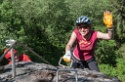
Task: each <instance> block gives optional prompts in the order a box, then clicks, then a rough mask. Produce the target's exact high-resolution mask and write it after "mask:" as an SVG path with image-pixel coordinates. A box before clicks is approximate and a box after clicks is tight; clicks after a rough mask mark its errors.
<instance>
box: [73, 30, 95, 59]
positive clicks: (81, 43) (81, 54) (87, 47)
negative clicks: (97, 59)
mask: <svg viewBox="0 0 125 82" xmlns="http://www.w3.org/2000/svg"><path fill="white" fill-rule="evenodd" d="M74 32H75V34H76V37H77V38H76V47H75V49H74V51H73V55H74V57H75V58H76V59H78V60H85V61H86V60H89V59H90V58H92V57H93V55H94V48H95V45H96V42H97V31H92V35H91V38H90V39H89V40H85V39H83V37H82V35H81V34H80V33H79V31H78V30H77V29H75V30H74Z"/></svg>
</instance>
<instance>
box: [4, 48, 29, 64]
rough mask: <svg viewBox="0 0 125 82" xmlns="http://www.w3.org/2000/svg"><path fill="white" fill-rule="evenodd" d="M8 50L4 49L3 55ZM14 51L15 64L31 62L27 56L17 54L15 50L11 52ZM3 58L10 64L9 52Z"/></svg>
mask: <svg viewBox="0 0 125 82" xmlns="http://www.w3.org/2000/svg"><path fill="white" fill-rule="evenodd" d="M7 50H8V48H6V49H5V50H4V53H5V52H6V51H7ZM13 51H14V58H15V62H21V61H24V62H31V59H30V57H29V56H28V55H27V54H25V53H24V54H21V55H20V54H18V52H17V50H15V49H14V50H13ZM5 58H6V59H7V60H8V61H9V64H12V61H11V50H10V51H9V52H8V53H7V54H6V55H5Z"/></svg>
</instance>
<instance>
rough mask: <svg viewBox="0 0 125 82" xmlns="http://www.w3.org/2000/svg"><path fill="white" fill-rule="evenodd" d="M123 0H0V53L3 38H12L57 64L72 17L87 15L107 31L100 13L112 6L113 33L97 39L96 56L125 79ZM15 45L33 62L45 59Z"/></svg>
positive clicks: (108, 70) (103, 67)
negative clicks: (102, 38) (111, 36)
mask: <svg viewBox="0 0 125 82" xmlns="http://www.w3.org/2000/svg"><path fill="white" fill-rule="evenodd" d="M124 6H125V1H124V0H94V1H93V0H0V53H1V55H2V54H3V50H4V49H5V48H6V43H5V40H7V39H10V38H12V39H15V40H17V41H19V42H21V43H23V44H25V45H27V46H29V47H30V48H32V50H33V51H35V52H36V53H38V54H39V55H40V56H41V57H43V58H45V59H46V60H47V61H49V62H51V64H53V65H58V61H59V58H60V57H61V56H62V55H63V54H64V51H65V49H64V48H65V45H66V43H67V41H68V38H69V36H70V33H71V31H72V30H73V29H74V28H75V20H76V18H77V17H78V16H80V15H86V16H89V17H90V18H91V20H92V23H93V29H96V30H99V31H103V32H107V29H106V28H105V25H104V24H103V21H102V17H103V12H104V11H105V10H107V9H108V10H111V11H112V13H113V17H114V37H113V39H112V40H109V41H104V40H99V41H98V44H97V47H96V52H95V53H96V54H95V55H96V58H97V61H98V62H99V67H100V69H101V71H102V72H104V73H106V74H108V75H110V76H114V77H118V78H119V79H120V80H121V81H122V82H124V81H125V76H124V75H125V69H124V68H125V43H124V40H125V7H124ZM15 48H16V49H17V50H18V51H20V52H23V53H26V54H28V55H29V56H30V57H31V59H32V60H33V61H35V62H44V61H42V60H41V59H40V58H38V57H37V56H35V55H34V54H33V53H31V52H29V51H28V50H26V49H25V48H22V46H20V45H17V46H15Z"/></svg>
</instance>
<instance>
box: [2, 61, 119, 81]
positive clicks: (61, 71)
mask: <svg viewBox="0 0 125 82" xmlns="http://www.w3.org/2000/svg"><path fill="white" fill-rule="evenodd" d="M76 81H78V82H120V81H119V79H117V78H115V77H109V76H107V75H106V74H103V73H101V72H95V71H90V70H88V69H84V70H83V69H72V68H68V67H59V66H58V67H55V66H52V65H48V64H45V63H36V62H18V63H16V76H15V77H13V71H12V65H5V66H4V68H2V67H1V70H0V82H76Z"/></svg>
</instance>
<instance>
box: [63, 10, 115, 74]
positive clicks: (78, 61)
mask: <svg viewBox="0 0 125 82" xmlns="http://www.w3.org/2000/svg"><path fill="white" fill-rule="evenodd" d="M103 22H104V24H105V25H106V27H107V30H108V32H107V33H103V32H100V31H96V30H93V29H92V22H91V20H90V18H89V17H87V16H84V15H82V16H80V17H78V18H77V20H76V28H75V29H74V30H73V32H72V34H71V37H70V39H69V41H68V43H67V44H66V47H65V55H64V56H63V59H64V61H68V62H69V61H71V56H72V62H73V64H72V66H71V67H73V68H88V69H90V70H95V71H98V72H99V71H100V70H99V67H98V64H97V61H96V59H95V56H94V50H95V46H96V42H97V40H98V39H103V40H110V39H112V35H113V20H112V13H111V12H110V11H105V12H104V18H103ZM75 42H76V47H75V48H74V50H73V52H71V49H72V46H73V44H74V43H75ZM71 54H72V55H71Z"/></svg>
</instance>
